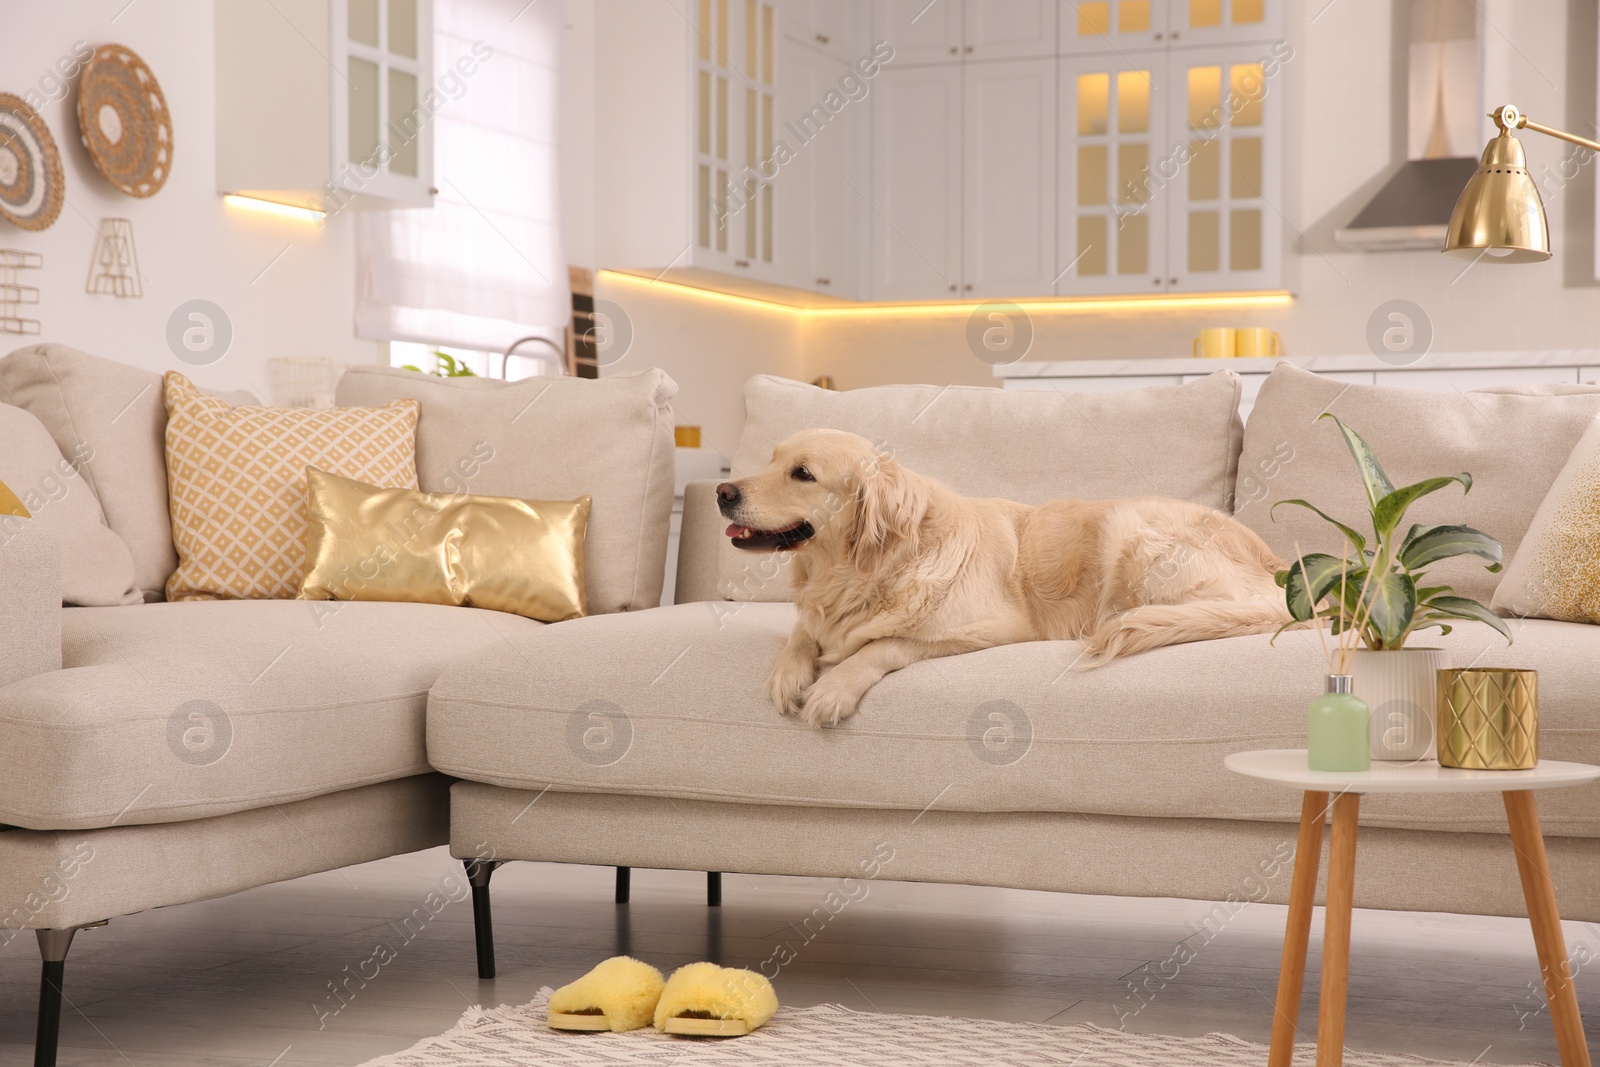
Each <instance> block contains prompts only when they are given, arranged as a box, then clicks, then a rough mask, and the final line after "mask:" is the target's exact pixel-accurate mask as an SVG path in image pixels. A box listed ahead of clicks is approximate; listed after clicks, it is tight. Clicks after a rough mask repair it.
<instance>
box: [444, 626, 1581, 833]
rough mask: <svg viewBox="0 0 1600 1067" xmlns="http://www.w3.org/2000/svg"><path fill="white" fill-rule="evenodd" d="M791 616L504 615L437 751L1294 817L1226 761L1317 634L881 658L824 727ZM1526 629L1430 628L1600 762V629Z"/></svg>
mask: <svg viewBox="0 0 1600 1067" xmlns="http://www.w3.org/2000/svg"><path fill="white" fill-rule="evenodd" d="M794 619H795V609H794V607H793V606H792V605H789V604H754V603H747V604H729V603H727V602H725V601H717V602H705V603H695V604H679V605H677V606H675V607H671V608H660V609H657V610H656V611H652V612H647V613H644V614H641V615H624V616H606V617H595V618H589V619H579V620H576V621H573V622H565V623H562V624H560V625H559V626H548V627H545V628H544V629H541V630H537V631H533V632H529V633H524V634H516V635H512V636H510V637H508V638H507V645H508V646H509V647H499V648H491V649H485V650H483V651H481V652H479V653H476V654H474V655H472V656H470V657H468V658H466V659H463V660H460V661H458V662H456V663H453V664H452V665H451V666H450V667H448V668H447V669H446V670H445V671H444V673H443V674H442V675H441V676H440V678H439V680H438V682H436V683H435V685H434V687H433V690H432V692H431V694H430V695H429V700H428V756H429V759H430V761H431V762H432V763H433V765H434V766H435V767H436V768H438V769H439V770H441V771H443V772H445V773H446V774H450V775H454V776H455V777H458V778H467V779H471V780H473V781H478V782H485V783H488V784H490V785H499V786H506V787H509V788H514V789H533V790H538V789H542V788H544V787H545V786H547V785H548V786H550V787H552V788H553V789H556V790H558V791H559V790H568V791H579V792H607V793H623V794H639V795H646V796H664V797H673V798H677V799H688V800H718V801H727V802H732V803H749V804H778V805H784V804H792V805H802V806H821V807H842V808H895V809H901V810H906V811H910V812H912V813H915V812H917V811H920V810H922V809H923V808H924V807H926V806H928V805H929V804H933V803H935V802H937V807H938V808H939V809H940V810H942V811H1054V812H1081V813H1094V814H1105V815H1130V816H1140V817H1181V818H1194V819H1202V818H1216V819H1265V820H1291V821H1292V820H1293V819H1294V818H1295V815H1296V813H1297V812H1298V810H1299V804H1300V800H1299V797H1298V796H1296V795H1294V794H1293V793H1292V791H1289V790H1284V789H1279V788H1274V787H1272V786H1269V785H1266V784H1264V783H1258V782H1252V781H1249V780H1247V779H1243V778H1239V777H1238V776H1236V775H1232V774H1230V773H1229V772H1227V771H1226V770H1225V769H1224V768H1223V766H1222V760H1223V757H1224V756H1226V755H1228V754H1229V753H1232V752H1240V751H1244V750H1248V749H1258V748H1300V747H1303V746H1304V744H1305V709H1306V705H1307V703H1308V701H1309V700H1310V698H1311V697H1312V696H1314V695H1316V694H1317V693H1318V692H1319V691H1320V690H1321V688H1322V685H1321V683H1322V681H1323V679H1324V678H1325V676H1326V674H1327V668H1326V666H1325V664H1324V662H1323V659H1322V652H1321V650H1320V648H1319V647H1318V645H1317V641H1316V638H1315V637H1314V636H1313V635H1311V634H1310V633H1306V632H1298V631H1297V632H1295V633H1291V634H1286V635H1285V636H1284V637H1283V638H1280V639H1279V641H1278V645H1277V647H1275V648H1274V647H1272V646H1270V645H1269V644H1268V638H1267V637H1266V636H1265V635H1263V636H1258V637H1240V638H1232V639H1228V640H1222V641H1205V642H1200V643H1196V644H1188V645H1176V646H1173V647H1170V648H1164V649H1159V650H1156V651H1154V652H1147V653H1144V654H1142V655H1138V656H1133V657H1130V658H1128V659H1125V660H1119V661H1117V662H1114V663H1112V664H1110V665H1108V666H1105V667H1101V668H1099V669H1096V670H1093V671H1088V672H1072V671H1068V670H1067V668H1068V666H1069V665H1071V664H1072V663H1073V662H1074V661H1075V660H1076V659H1077V657H1078V655H1079V653H1080V652H1081V651H1082V648H1081V646H1080V645H1078V644H1076V643H1074V642H1059V641H1055V642H1052V641H1040V642H1031V643H1026V644H1017V645H1007V646H1003V647H999V648H991V649H986V650H984V651H981V652H973V653H969V654H966V655H961V656H952V657H946V658H943V659H933V660H926V661H923V662H921V663H917V664H914V665H912V666H911V667H908V668H906V669H905V670H901V671H896V672H894V673H893V674H890V675H888V676H887V677H886V678H884V680H883V681H882V682H880V683H879V684H878V685H877V686H876V687H874V688H873V689H872V690H871V691H870V692H869V693H868V694H867V697H866V700H865V701H864V702H863V704H862V708H861V713H860V714H859V715H858V716H856V717H855V718H852V719H850V720H848V721H847V722H846V723H845V724H844V725H842V726H841V727H839V728H838V729H833V730H813V729H811V728H810V727H807V726H805V725H803V724H801V723H800V722H798V721H797V720H795V719H793V718H785V717H784V716H781V715H779V714H778V712H777V710H776V709H775V708H774V707H773V706H772V704H771V702H770V701H768V699H767V697H766V693H765V682H766V678H767V674H768V672H769V671H770V670H771V669H772V664H773V662H774V661H775V660H776V659H777V656H778V652H779V650H780V649H781V648H782V647H783V642H784V638H785V637H786V636H787V635H788V632H789V630H790V628H791V627H792V626H793V623H794ZM1516 635H1517V641H1516V644H1515V645H1513V646H1512V647H1511V648H1510V649H1509V650H1507V649H1505V645H1504V642H1503V641H1502V640H1501V638H1500V637H1499V635H1498V634H1495V633H1494V632H1493V631H1491V630H1490V629H1489V628H1488V627H1486V626H1483V625H1482V624H1480V623H1468V624H1464V625H1463V626H1461V627H1460V628H1458V629H1457V630H1456V632H1455V633H1453V634H1452V635H1450V636H1449V637H1447V638H1445V639H1443V640H1442V641H1440V642H1438V643H1439V644H1440V645H1441V647H1445V648H1448V649H1450V650H1452V652H1453V653H1454V655H1455V656H1456V658H1457V660H1458V661H1459V662H1461V663H1467V662H1470V661H1472V660H1474V659H1478V660H1479V662H1481V663H1486V664H1494V665H1506V666H1523V667H1531V668H1534V669H1536V670H1539V672H1540V674H1541V676H1542V677H1541V678H1540V692H1539V698H1540V709H1539V718H1540V729H1541V735H1542V744H1541V749H1540V755H1542V756H1548V757H1549V758H1552V759H1569V760H1582V761H1587V762H1600V731H1597V730H1595V729H1594V720H1595V705H1594V693H1595V692H1596V691H1600V627H1593V626H1578V625H1574V624H1571V623H1558V622H1545V621H1540V620H1530V621H1527V622H1523V623H1520V624H1518V626H1517V627H1516ZM1430 643H1433V642H1432V640H1431V639H1430ZM1485 652H1487V655H1484V653H1485ZM1480 657H1482V658H1480ZM1030 735H1031V740H1030V739H1029V738H1030ZM1498 805H1499V798H1498V797H1493V796H1490V797H1487V798H1482V799H1481V800H1480V801H1474V802H1473V803H1466V802H1463V801H1462V800H1461V798H1455V797H1450V798H1429V797H1422V796H1415V795H1406V796H1390V797H1372V798H1370V805H1369V804H1368V803H1366V802H1364V803H1363V808H1362V818H1363V820H1364V821H1366V820H1368V819H1369V815H1370V821H1372V822H1373V823H1374V824H1375V825H1378V824H1389V825H1407V826H1414V827H1420V826H1431V827H1437V828H1442V829H1470V830H1484V831H1487V832H1499V831H1503V830H1504V828H1505V814H1504V812H1503V811H1501V810H1500V808H1499V806H1498ZM1540 806H1541V808H1542V809H1543V813H1544V817H1545V827H1546V830H1547V831H1548V832H1550V833H1555V834H1594V833H1600V788H1595V789H1588V790H1579V789H1572V790H1554V791H1552V793H1551V796H1550V798H1549V799H1548V801H1546V800H1545V798H1543V797H1541V798H1540ZM1369 809H1370V810H1369Z"/></svg>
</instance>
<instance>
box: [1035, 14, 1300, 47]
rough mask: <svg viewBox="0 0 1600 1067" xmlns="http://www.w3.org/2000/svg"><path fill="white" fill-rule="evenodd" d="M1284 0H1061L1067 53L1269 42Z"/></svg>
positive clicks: (1280, 23)
mask: <svg viewBox="0 0 1600 1067" xmlns="http://www.w3.org/2000/svg"><path fill="white" fill-rule="evenodd" d="M1284 2H1285V0H1060V3H1061V30H1060V49H1061V54H1062V55H1080V54H1085V53H1101V52H1112V51H1116V50H1118V49H1122V50H1131V49H1142V48H1151V47H1161V48H1165V47H1168V46H1171V47H1177V48H1182V47H1187V46H1189V45H1202V46H1203V45H1214V44H1231V43H1234V42H1237V41H1241V40H1260V41H1270V40H1273V39H1275V38H1277V37H1279V36H1280V35H1281V34H1282V32H1283V5H1284Z"/></svg>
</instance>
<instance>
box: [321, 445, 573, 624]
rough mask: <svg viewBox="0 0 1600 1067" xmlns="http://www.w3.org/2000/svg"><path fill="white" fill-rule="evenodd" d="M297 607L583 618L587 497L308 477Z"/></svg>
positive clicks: (546, 619) (332, 476)
mask: <svg viewBox="0 0 1600 1067" xmlns="http://www.w3.org/2000/svg"><path fill="white" fill-rule="evenodd" d="M306 490H307V496H308V498H309V505H308V514H309V517H310V523H311V524H310V529H309V532H308V534H307V536H306V557H307V564H306V577H305V582H304V583H303V584H302V585H301V588H300V599H302V600H399V601H407V602H411V603H420V604H455V605H465V606H467V607H474V608H490V609H492V610H494V611H508V612H511V613H513V614H516V615H526V616H527V617H528V618H530V619H538V620H540V621H541V622H561V621H563V620H565V619H576V618H581V617H582V616H583V614H584V584H583V538H584V534H585V533H586V532H587V530H588V526H589V498H588V497H586V496H583V497H579V498H578V499H577V500H517V499H515V498H513V497H506V496H469V495H467V494H466V493H421V492H417V491H416V490H413V489H380V488H378V487H377V486H374V485H363V484H362V483H361V482H359V481H352V480H350V479H349V478H341V477H339V476H338V475H336V474H328V473H327V472H325V471H320V470H317V469H316V468H315V467H310V468H307V470H306Z"/></svg>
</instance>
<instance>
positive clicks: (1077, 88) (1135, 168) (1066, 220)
mask: <svg viewBox="0 0 1600 1067" xmlns="http://www.w3.org/2000/svg"><path fill="white" fill-rule="evenodd" d="M1167 78H1168V68H1167V53H1166V51H1165V50H1162V49H1154V50H1147V51H1144V52H1128V53H1122V54H1111V55H1105V56H1074V57H1063V58H1062V60H1061V61H1060V101H1061V104H1060V121H1059V129H1060V131H1061V139H1060V149H1059V152H1058V155H1057V160H1058V173H1059V183H1058V188H1059V190H1060V193H1059V204H1060V213H1061V215H1060V221H1059V227H1058V232H1059V235H1060V236H1059V240H1058V242H1057V244H1058V249H1057V258H1058V265H1057V267H1056V279H1057V280H1056V287H1055V291H1056V293H1057V294H1059V295H1063V296H1066V295H1089V294H1101V293H1105V294H1113V293H1141V294H1142V293H1160V292H1164V291H1166V289H1167V274H1166V263H1167V216H1168V204H1169V201H1170V195H1169V190H1167V189H1165V188H1161V187H1158V186H1157V185H1156V184H1155V183H1154V182H1153V181H1152V177H1151V176H1152V173H1153V171H1152V168H1153V166H1154V165H1155V164H1156V163H1157V162H1158V161H1159V158H1160V157H1161V156H1162V153H1163V149H1164V147H1165V146H1166V144H1167V139H1166V128H1167V114H1166V113H1167V107H1168V101H1169V99H1170V96H1171V94H1170V93H1169V92H1168V91H1167Z"/></svg>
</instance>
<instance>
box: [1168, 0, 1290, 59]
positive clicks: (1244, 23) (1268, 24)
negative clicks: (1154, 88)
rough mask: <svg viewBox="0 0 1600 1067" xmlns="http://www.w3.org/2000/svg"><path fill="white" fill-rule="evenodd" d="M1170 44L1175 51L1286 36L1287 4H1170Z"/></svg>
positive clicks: (1227, 0)
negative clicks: (1189, 46) (1182, 48)
mask: <svg viewBox="0 0 1600 1067" xmlns="http://www.w3.org/2000/svg"><path fill="white" fill-rule="evenodd" d="M1167 3H1168V5H1169V6H1168V10H1167V42H1168V43H1169V44H1171V45H1173V46H1175V47H1180V48H1181V47H1185V46H1187V45H1213V44H1225V43H1228V42H1232V41H1270V40H1275V39H1276V38H1278V37H1279V36H1281V35H1282V33H1283V4H1284V0H1167Z"/></svg>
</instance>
